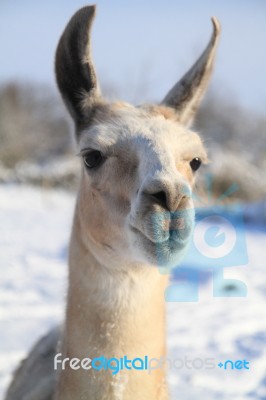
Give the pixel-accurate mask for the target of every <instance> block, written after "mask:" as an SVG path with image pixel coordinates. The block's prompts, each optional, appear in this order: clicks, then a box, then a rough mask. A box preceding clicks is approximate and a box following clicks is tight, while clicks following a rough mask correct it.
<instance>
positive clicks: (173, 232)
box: [130, 225, 191, 248]
mask: <svg viewBox="0 0 266 400" xmlns="http://www.w3.org/2000/svg"><path fill="white" fill-rule="evenodd" d="M130 228H131V230H132V231H133V232H134V233H135V234H137V235H140V236H141V237H142V238H143V239H146V240H148V241H149V242H150V243H152V244H153V245H158V246H163V245H168V247H170V248H174V246H175V245H179V246H180V245H186V244H187V242H188V241H189V240H190V237H191V234H190V233H189V234H187V235H186V236H185V237H182V235H181V234H180V231H179V230H177V229H170V230H168V231H167V235H166V236H164V237H163V238H162V239H161V240H160V239H159V238H158V237H157V240H156V239H155V238H154V237H150V236H148V235H147V234H145V233H143V232H142V231H141V230H140V229H138V228H136V227H134V226H132V225H131V226H130ZM165 233H166V232H165V231H164V234H165Z"/></svg>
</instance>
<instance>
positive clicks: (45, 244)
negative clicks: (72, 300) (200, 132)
mask: <svg viewBox="0 0 266 400" xmlns="http://www.w3.org/2000/svg"><path fill="white" fill-rule="evenodd" d="M73 208H74V197H73V196H72V195H71V194H69V193H67V192H64V191H60V190H56V191H55V190H48V189H47V190H44V189H38V188H31V187H27V186H14V185H2V186H1V185H0V266H1V270H0V326H1V328H0V398H2V396H3V393H4V391H5V388H6V386H7V385H8V382H9V380H10V379H11V374H12V370H13V369H14V368H15V367H16V365H17V364H18V362H19V360H20V359H21V358H22V357H23V356H24V355H25V354H26V353H27V351H28V350H29V349H30V347H31V346H32V344H33V343H34V342H35V341H36V340H37V339H38V338H39V337H40V336H41V335H43V334H44V333H46V332H47V331H48V330H49V329H50V328H51V327H52V326H54V325H55V324H56V323H57V322H58V321H60V320H61V319H62V316H63V309H64V299H65V293H66V278H67V268H66V254H67V243H68V239H69V233H70V227H71V220H72V213H73ZM255 209H256V208H255ZM251 217H252V218H253V217H254V220H255V219H256V218H257V215H256V212H255V213H254V211H252V215H251ZM251 217H250V218H251ZM252 218H251V219H252ZM203 225H204V224H203ZM202 229H204V226H203V228H202ZM245 234H246V241H247V252H248V257H249V262H248V265H244V266H238V267H232V268H225V270H224V278H226V279H228V278H230V279H238V280H239V281H241V282H242V283H243V282H244V283H245V285H246V287H247V290H248V292H247V295H246V296H245V297H213V294H212V289H213V285H212V283H213V279H212V278H211V274H210V273H209V272H208V271H205V272H204V273H201V274H200V279H199V299H198V301H190V302H188V301H186V302H180V301H179V302H169V303H168V304H167V307H168V347H169V352H168V358H169V360H170V361H169V363H170V362H172V363H173V362H174V360H175V364H176V367H175V368H174V367H172V368H171V369H170V372H169V383H170V388H171V393H172V397H171V398H172V399H173V400H176V399H177V398H178V399H180V400H192V399H193V400H194V399H200V400H201V399H204V400H209V399H210V400H211V399H213V400H214V399H215V400H216V399H229V400H230V399H232V400H233V399H234V400H245V399H247V400H248V399H266V312H265V309H266V274H265V269H266V266H265V249H266V231H265V229H263V228H262V227H261V226H260V227H258V226H257V222H256V223H255V222H254V223H253V224H252V223H250V225H249V228H248V229H247V230H246V231H245ZM190 267H191V265H190ZM193 268H194V271H195V269H196V268H197V265H196V264H195V265H193ZM176 279H177V276H176ZM226 282H228V281H223V280H221V279H220V280H219V282H218V284H220V286H221V287H220V288H219V293H220V294H221V295H222V294H223V293H224V294H226V293H227V292H228V293H229V294H234V290H236V288H235V287H234V284H232V282H231V283H230V284H227V283H226ZM173 283H175V282H174V281H173ZM176 283H177V281H176ZM194 284H195V282H194ZM188 289H189V288H188ZM190 289H191V288H190ZM223 291H224V292H223ZM235 294H237V290H236V292H235ZM210 359H211V360H210ZM228 359H231V360H233V361H236V360H246V361H248V362H249V363H250V364H249V365H250V369H249V370H247V369H241V370H238V369H234V370H231V369H227V370H224V369H223V368H219V367H218V363H220V362H222V363H224V361H225V360H228ZM185 362H186V364H187V366H185V365H182V364H184V363H185Z"/></svg>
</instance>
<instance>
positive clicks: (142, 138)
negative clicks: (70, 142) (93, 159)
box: [79, 103, 207, 168]
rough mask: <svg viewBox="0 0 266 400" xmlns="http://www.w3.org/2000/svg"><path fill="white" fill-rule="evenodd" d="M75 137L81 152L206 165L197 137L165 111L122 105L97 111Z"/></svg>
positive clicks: (202, 149)
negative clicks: (87, 150)
mask: <svg viewBox="0 0 266 400" xmlns="http://www.w3.org/2000/svg"><path fill="white" fill-rule="evenodd" d="M79 137H80V140H79V150H80V151H81V152H82V151H84V149H94V150H99V151H101V152H102V153H103V154H104V155H106V156H119V155H120V156H121V157H123V158H127V159H128V161H130V160H132V161H133V160H134V161H135V162H140V160H141V158H142V156H144V157H145V155H146V158H147V157H151V158H152V159H153V161H154V162H156V161H157V162H158V163H159V164H161V163H162V162H163V161H162V160H163V158H164V159H165V157H162V156H163V155H168V156H169V157H167V161H168V162H169V158H170V159H172V161H174V162H175V163H176V165H178V163H182V162H189V161H191V160H192V159H193V158H195V157H199V158H200V159H201V160H202V162H204V163H206V162H207V154H206V151H205V149H204V146H203V143H202V141H201V139H200V137H199V135H198V134H196V133H195V132H193V131H191V130H189V129H188V128H186V127H185V126H183V125H181V124H180V123H179V122H178V121H177V120H176V115H175V112H174V110H172V109H171V108H169V107H162V106H142V107H133V106H131V105H129V104H125V103H115V104H113V105H106V106H101V107H98V109H97V110H96V112H95V115H94V119H93V122H92V124H91V125H90V126H88V127H83V129H82V130H81V132H80V133H79ZM152 159H150V161H152ZM161 167H166V166H163V165H161ZM158 168H160V165H158Z"/></svg>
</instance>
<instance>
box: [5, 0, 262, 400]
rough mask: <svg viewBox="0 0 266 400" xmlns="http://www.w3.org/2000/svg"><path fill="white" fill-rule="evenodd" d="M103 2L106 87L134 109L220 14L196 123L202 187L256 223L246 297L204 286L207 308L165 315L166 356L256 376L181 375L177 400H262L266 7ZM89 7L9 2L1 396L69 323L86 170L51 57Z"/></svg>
mask: <svg viewBox="0 0 266 400" xmlns="http://www.w3.org/2000/svg"><path fill="white" fill-rule="evenodd" d="M96 3H97V18H96V20H95V23H94V26H93V32H92V43H93V56H94V61H95V64H96V70H97V73H98V78H99V81H100V84H101V88H102V91H103V93H104V94H105V96H106V97H108V98H109V99H110V100H115V99H122V100H126V101H128V102H132V103H134V104H139V103H143V102H160V101H161V99H162V98H163V97H164V96H165V94H166V93H167V91H168V90H169V89H170V88H171V87H172V86H173V85H174V84H175V83H176V81H177V80H178V79H180V78H181V76H182V75H183V73H185V72H186V71H187V69H188V68H190V66H191V65H192V64H193V63H194V61H195V60H196V58H197V57H198V56H199V55H200V54H201V52H202V50H203V49H204V47H205V46H206V44H207V42H208V40H209V37H210V35H211V29H212V27H211V22H210V18H211V16H212V15H215V16H216V17H217V18H218V19H219V20H220V22H221V25H222V36H221V42H220V46H219V50H218V55H217V59H216V65H215V70H214V75H213V78H212V81H211V85H210V87H209V90H208V93H207V95H206V97H205V100H204V102H203V104H202V107H201V108H200V110H199V113H198V115H197V118H196V121H195V124H194V128H195V129H196V130H197V131H199V132H200V134H201V136H202V138H203V139H204V142H205V144H206V146H207V148H208V149H209V156H210V159H211V161H212V162H211V164H210V165H209V166H207V167H204V168H203V169H202V170H201V172H200V176H199V184H198V187H199V189H198V191H199V193H201V196H205V197H206V192H207V197H208V201H209V202H210V203H211V204H213V203H215V202H216V201H217V199H218V198H221V196H223V194H224V193H226V195H225V196H223V197H222V199H223V201H224V202H225V203H230V204H235V205H241V207H242V206H243V207H244V210H245V211H244V217H245V219H246V221H251V225H250V226H249V228H248V229H247V237H248V239H247V248H248V253H249V257H250V261H249V264H248V265H249V267H250V268H248V269H245V268H246V266H244V270H243V271H244V272H243V271H242V270H240V277H241V280H242V281H244V282H246V283H247V286H248V287H249V292H248V293H249V296H248V297H246V298H245V299H240V298H239V299H237V300H236V299H230V298H229V299H228V298H226V299H222V300H223V302H221V303H219V301H218V300H217V299H216V300H215V301H214V299H213V298H212V301H210V300H209V297H208V295H207V293H209V292H208V290H209V289H208V284H209V283H210V280H208V279H206V280H205V283H204V284H205V286H204V287H205V289H204V290H205V291H204V296H205V297H206V299H205V297H204V296H203V297H202V298H201V300H200V302H197V303H196V304H193V305H191V304H182V305H181V307H182V309H181V308H180V304H178V307H179V308H178V309H176V308H174V306H173V307H172V306H171V307H170V311H169V315H170V319H171V321H172V322H171V325H170V333H169V343H170V345H169V346H170V352H171V354H183V355H184V354H189V355H190V356H191V357H192V358H193V357H196V356H197V355H198V354H199V353H202V354H203V355H204V356H213V357H216V356H217V355H219V357H220V359H219V360H221V358H222V357H223V355H224V356H225V357H226V358H230V357H238V358H240V357H242V358H249V359H250V360H252V362H253V365H254V366H256V372H252V373H251V372H250V375H249V378H248V379H247V378H246V376H245V375H244V374H242V375H240V372H239V376H238V377H237V379H238V382H239V385H238V386H237V385H236V383H235V382H236V381H235V379H236V377H235V375H234V376H233V377H232V376H231V377H230V378H229V377H228V376H225V375H222V379H221V373H222V371H218V372H217V371H216V372H215V373H213V374H212V375H211V374H210V373H209V372H208V374H207V373H206V371H196V372H194V373H192V372H191V371H183V372H182V373H179V372H178V374H175V373H172V374H171V375H170V383H171V390H172V392H173V398H176V397H175V396H177V395H180V393H181V396H182V397H180V398H182V400H186V399H192V398H193V399H196V398H204V399H205V400H208V399H215V398H220V399H234V400H237V399H239V400H243V399H247V400H248V399H265V398H266V379H265V375H266V370H265V365H266V363H265V360H266V357H265V356H266V354H265V348H266V346H265V343H266V323H265V317H264V314H265V311H264V310H265V299H266V292H265V272H264V271H265V266H264V264H263V259H265V251H264V249H265V246H266V240H265V238H266V235H265V231H266V230H265V223H266V206H265V204H266V202H265V199H266V185H265V175H266V81H265V71H266V52H265V50H264V49H265V41H266V3H265V1H264V0H253V1H250V0H241V1H234V2H229V1H222V0H220V1H219V0H216V1H214V0H209V1H208V0H202V1H200V2H199V1H192V0H187V1H179V0H167V1H164V2H162V1H159V0H134V2H133V1H127V2H125V1H122V0H113V1H112V2H110V1H108V0H98V1H97V2H96ZM84 5H86V3H84V1H80V0H75V1H74V0H64V1H63V0H56V1H51V0H46V1H45V2H37V1H34V0H23V1H20V0H13V1H8V0H0V48H1V63H0V268H1V271H0V272H1V276H0V278H1V280H0V288H1V292H0V324H1V329H0V332H1V334H0V339H1V340H0V342H1V347H2V348H1V361H0V398H1V395H2V394H3V392H4V390H5V387H6V386H7V384H8V382H9V380H10V378H11V372H12V370H13V369H14V368H15V366H16V365H17V363H18V361H19V360H20V359H21V358H22V357H24V356H25V354H26V352H27V351H28V350H29V348H30V347H31V346H32V344H33V343H34V341H35V340H36V339H37V338H38V337H39V336H40V335H41V334H44V333H45V332H46V331H47V330H48V329H49V328H50V327H52V326H54V324H55V323H57V322H58V320H60V319H62V316H63V308H64V305H63V304H64V301H63V299H64V293H65V289H66V276H67V272H66V257H67V243H68V238H69V232H70V227H71V219H72V212H73V207H74V197H75V192H76V188H77V182H78V172H79V165H78V160H77V157H75V144H74V141H73V139H72V136H71V133H72V130H73V126H72V122H71V120H70V118H69V116H68V114H67V112H66V110H65V107H64V105H63V103H62V101H61V98H60V96H59V93H58V91H57V89H56V85H55V78H54V53H55V49H56V46H57V43H58V40H59V37H60V35H61V33H62V31H63V29H64V27H65V25H66V23H67V22H68V20H69V19H70V17H71V16H72V14H73V13H74V12H75V11H76V10H77V9H78V8H80V7H82V6H84ZM210 177H211V178H210ZM210 182H211V183H210ZM202 188H205V189H204V190H203V191H202ZM242 209H243V208H241V210H242ZM238 216H239V214H238ZM241 216H242V214H241ZM195 268H196V267H195ZM241 271H242V272H241ZM238 273H239V271H238ZM206 282H208V283H206ZM228 288H229V289H228V290H229V291H230V290H231V289H232V286H231V289H230V287H229V286H228ZM250 296H251V297H250ZM240 297H241V296H240ZM222 300H221V301H222ZM199 305H200V306H201V308H200V310H199V308H198V306H199ZM192 306H193V307H194V308H192ZM188 315H190V316H191V315H193V323H192V321H191V319H188ZM177 318H179V319H180V318H181V319H182V321H183V323H182V329H181V330H178V324H177V323H176V321H177ZM221 321H222V322H221ZM222 326H223V327H222ZM229 326H230V327H231V328H230V329H231V330H230V329H229ZM185 337H186V338H188V340H189V338H190V340H189V341H188V342H186V340H185V339H184V338H185ZM191 338H192V339H191ZM192 341H193V343H194V345H193V344H192ZM184 352H185V353H184ZM217 361H218V359H217ZM241 373H242V372H241ZM177 375H178V376H177ZM180 376H181V378H180ZM221 382H222V384H221ZM224 383H226V384H224Z"/></svg>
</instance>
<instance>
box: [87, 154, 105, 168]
mask: <svg viewBox="0 0 266 400" xmlns="http://www.w3.org/2000/svg"><path fill="white" fill-rule="evenodd" d="M103 160H104V158H103V155H102V153H101V152H100V151H98V150H93V151H91V152H90V153H88V154H85V155H84V156H83V161H84V164H85V165H86V167H87V168H90V169H91V168H95V167H98V166H99V165H100V164H101V163H102V162H103Z"/></svg>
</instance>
